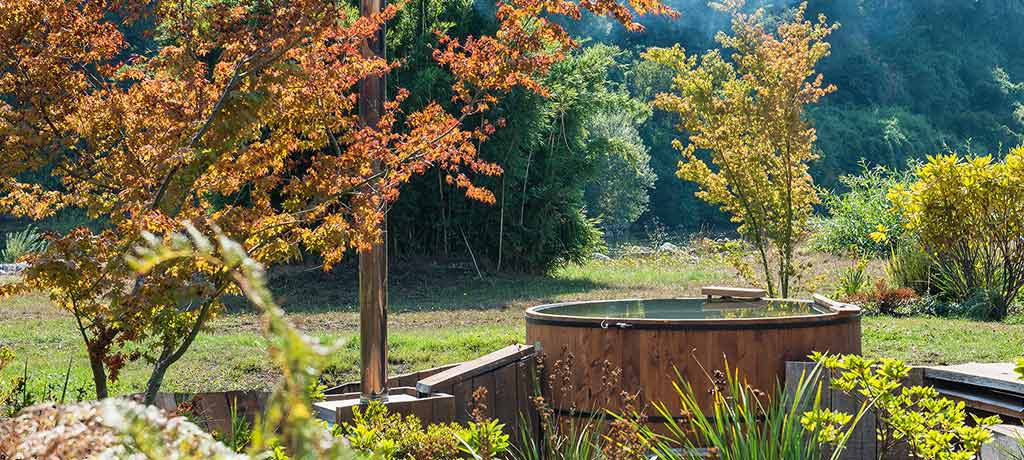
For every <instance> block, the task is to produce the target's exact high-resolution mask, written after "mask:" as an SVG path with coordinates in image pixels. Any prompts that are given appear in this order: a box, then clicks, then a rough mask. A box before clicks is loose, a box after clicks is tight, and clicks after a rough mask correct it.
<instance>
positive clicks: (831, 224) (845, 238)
mask: <svg viewBox="0 0 1024 460" xmlns="http://www.w3.org/2000/svg"><path fill="white" fill-rule="evenodd" d="M860 168H861V172H860V174H858V175H845V176H842V177H840V178H839V182H840V183H841V184H842V185H843V186H844V188H845V189H846V191H845V192H834V191H833V192H827V193H824V194H823V195H822V203H823V204H824V205H825V210H826V214H827V215H826V216H825V217H821V218H818V219H817V222H816V225H815V227H816V231H815V233H814V236H813V237H812V238H811V245H812V246H813V247H814V248H815V249H817V250H820V251H825V252H830V253H834V254H850V253H853V254H870V255H885V254H888V253H889V251H890V248H891V247H893V246H896V247H900V246H902V245H903V243H904V241H905V240H906V239H907V235H905V231H904V229H903V226H904V221H903V216H902V215H901V214H900V212H899V211H898V210H897V209H894V208H893V207H892V203H891V202H890V201H889V198H888V196H887V194H888V192H889V190H891V189H893V188H894V187H899V186H902V185H905V184H907V183H908V182H909V180H910V177H909V176H910V175H909V174H907V173H900V172H896V171H894V170H891V169H888V168H886V167H883V166H875V167H869V166H868V165H867V163H864V162H862V163H861V165H860ZM879 229H883V230H884V231H886V235H887V238H886V239H885V240H884V241H879V240H875V239H872V238H871V237H870V235H871V234H872V233H873V232H876V231H878V230H879Z"/></svg>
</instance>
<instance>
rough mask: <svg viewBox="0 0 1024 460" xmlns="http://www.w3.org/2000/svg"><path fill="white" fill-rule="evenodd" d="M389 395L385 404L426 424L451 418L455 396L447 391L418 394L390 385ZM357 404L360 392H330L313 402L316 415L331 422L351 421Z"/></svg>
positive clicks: (443, 421) (411, 389)
mask: <svg viewBox="0 0 1024 460" xmlns="http://www.w3.org/2000/svg"><path fill="white" fill-rule="evenodd" d="M389 393H390V396H389V398H388V401H387V402H385V403H384V405H385V406H387V408H388V409H389V410H390V411H392V412H395V413H400V414H403V415H409V414H412V415H416V416H417V417H419V419H420V422H421V423H422V424H423V425H424V426H426V425H427V424H431V423H447V422H451V421H453V420H452V415H453V414H452V410H451V409H450V408H451V407H452V406H451V404H452V402H453V401H454V397H453V396H452V395H449V394H443V393H435V394H432V395H430V396H427V397H419V396H418V393H417V392H416V389H415V388H412V387H406V388H392V389H390V390H389ZM359 405H360V394H359V393H348V394H344V395H330V396H329V397H328V398H327V399H326V400H324V401H319V402H316V403H314V404H313V409H314V411H315V412H316V414H317V418H320V419H322V420H326V421H327V422H330V423H343V422H348V421H351V419H352V409H353V408H354V407H358V406H359Z"/></svg>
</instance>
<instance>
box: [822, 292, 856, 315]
mask: <svg viewBox="0 0 1024 460" xmlns="http://www.w3.org/2000/svg"><path fill="white" fill-rule="evenodd" d="M811 298H813V299H814V303H815V304H817V305H819V306H821V307H824V308H828V309H829V310H832V311H834V312H836V313H839V314H841V315H855V314H857V313H860V307H858V306H856V305H853V304H849V303H843V302H837V301H835V300H832V299H830V298H828V297H825V296H823V295H821V294H814V295H813V296H811Z"/></svg>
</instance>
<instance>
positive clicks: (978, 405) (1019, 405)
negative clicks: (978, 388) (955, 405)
mask: <svg viewBox="0 0 1024 460" xmlns="http://www.w3.org/2000/svg"><path fill="white" fill-rule="evenodd" d="M938 392H939V394H940V395H942V396H944V397H946V398H949V399H952V400H954V401H963V403H964V405H966V406H967V407H969V408H971V409H977V410H981V411H985V412H989V413H992V414H997V415H1002V416H1006V417H1009V418H1010V419H1012V420H1019V419H1021V418H1022V417H1024V401H1022V400H1021V399H1020V398H1011V397H1000V396H999V395H998V394H979V393H976V392H972V391H961V390H954V389H948V388H942V389H938Z"/></svg>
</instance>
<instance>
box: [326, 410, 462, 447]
mask: <svg viewBox="0 0 1024 460" xmlns="http://www.w3.org/2000/svg"><path fill="white" fill-rule="evenodd" d="M461 430H462V428H461V427H460V426H459V425H457V424H434V425H429V426H427V427H426V428H424V427H423V426H422V422H421V421H420V419H419V418H418V417H416V416H415V415H407V416H404V417H403V416H402V415H401V414H397V413H391V412H389V411H388V408H387V407H386V406H385V405H384V404H382V403H380V402H376V401H375V402H371V403H370V404H369V405H368V406H366V407H365V408H363V409H360V408H358V407H356V408H353V410H352V422H351V423H344V424H343V425H341V426H340V427H336V429H335V435H336V436H342V437H344V438H345V439H347V440H348V442H349V444H350V445H351V446H352V448H354V449H356V450H358V451H361V452H364V453H367V454H372V453H374V452H376V453H378V454H380V455H381V456H382V457H383V458H384V459H385V460H399V459H418V458H430V459H437V460H447V459H456V458H459V452H460V449H459V438H458V434H459V433H460V432H461Z"/></svg>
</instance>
